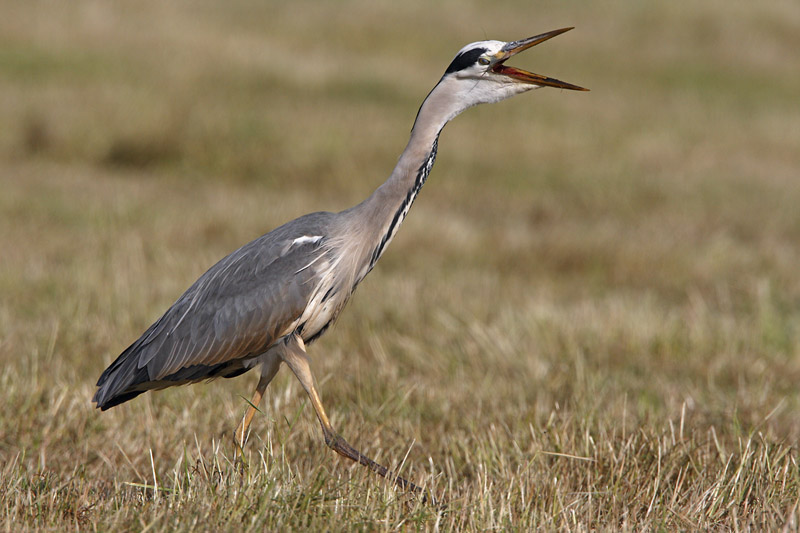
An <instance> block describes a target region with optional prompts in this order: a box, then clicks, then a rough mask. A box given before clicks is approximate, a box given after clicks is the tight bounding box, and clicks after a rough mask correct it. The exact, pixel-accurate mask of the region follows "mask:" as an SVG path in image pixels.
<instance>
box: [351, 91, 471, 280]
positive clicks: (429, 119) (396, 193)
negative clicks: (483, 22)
mask: <svg viewBox="0 0 800 533" xmlns="http://www.w3.org/2000/svg"><path fill="white" fill-rule="evenodd" d="M444 81H445V80H442V82H444ZM442 82H440V83H439V84H438V85H437V86H436V87H434V89H433V90H432V91H431V93H430V94H429V95H428V97H427V98H426V99H425V101H424V102H423V103H422V106H421V107H420V109H419V113H417V119H416V121H415V122H414V127H413V128H412V130H411V138H410V139H409V141H408V145H407V146H406V148H405V150H403V153H402V154H401V155H400V159H399V160H398V161H397V165H396V166H395V167H394V170H393V171H392V174H391V176H389V179H387V180H386V182H384V184H383V185H381V186H380V187H378V188H377V189H376V190H375V192H373V193H372V194H371V195H370V196H369V198H367V199H366V200H364V201H363V202H362V203H360V204H359V205H357V206H355V207H354V208H352V209H350V210H348V211H347V213H348V214H349V215H350V217H348V218H349V219H350V220H351V221H352V223H353V224H354V225H357V226H358V227H357V229H356V228H352V227H351V228H352V229H353V230H354V231H357V234H359V235H360V237H361V238H360V239H359V240H360V242H361V243H363V246H361V247H360V248H361V253H360V254H359V255H360V256H361V261H360V265H359V267H360V268H359V269H358V270H359V272H357V273H356V283H358V282H359V281H361V279H362V278H363V277H364V276H366V275H367V273H368V272H369V271H370V270H372V267H373V266H374V265H375V263H376V262H377V261H378V259H379V258H380V256H381V255H382V254H383V252H384V251H385V250H386V247H387V246H388V244H389V243H390V242H391V240H392V239H393V238H394V236H395V234H396V233H397V230H398V229H399V228H400V224H402V222H403V220H404V219H405V217H406V215H408V211H409V209H411V205H412V204H413V203H414V199H415V198H416V197H417V194H418V193H419V191H420V189H422V186H423V185H424V184H425V181H426V180H427V179H428V175H429V174H430V172H431V169H432V168H433V163H434V161H435V160H436V150H437V146H438V141H439V133H440V132H441V131H442V128H444V126H445V124H447V122H448V121H450V120H451V119H452V118H453V117H455V116H456V115H458V114H459V113H460V112H461V111H463V110H464V108H463V107H461V106H459V105H458V104H457V103H454V99H453V98H452V97H448V91H447V89H446V87H444V83H442Z"/></svg>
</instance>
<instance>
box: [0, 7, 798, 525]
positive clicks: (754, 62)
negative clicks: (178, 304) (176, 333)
mask: <svg viewBox="0 0 800 533" xmlns="http://www.w3.org/2000/svg"><path fill="white" fill-rule="evenodd" d="M3 11H4V16H3V17H2V20H0V79H1V81H0V124H3V127H2V128H0V176H2V178H0V185H2V191H0V220H2V224H0V250H2V253H1V254H0V255H1V256H2V259H0V361H2V367H0V390H1V391H2V392H1V393H0V395H1V396H0V398H2V403H0V405H1V407H0V502H1V503H0V523H1V524H2V526H3V528H4V529H5V530H12V529H13V530H19V529H45V530H70V529H79V530H84V529H87V530H92V529H95V530H100V531H108V530H120V529H121V530H141V529H148V528H149V529H150V530H176V531H187V530H196V529H199V530H231V531H242V530H248V531H262V530H264V529H265V528H268V529H272V530H274V529H278V528H283V529H285V528H287V527H291V528H293V529H309V530H321V529H333V530H340V529H359V530H361V529H365V530H396V529H397V528H399V527H407V528H413V529H418V528H419V529H426V530H428V529H430V530H435V529H447V530H452V529H457V530H486V529H518V530H528V529H543V530H552V529H563V530H576V531H584V530H590V529H591V530H594V529H598V530H625V529H629V530H648V529H668V530H674V529H684V530H687V529H688V530H691V529H748V528H750V529H755V530H759V529H772V530H776V529H781V528H784V529H785V530H796V529H797V527H798V525H797V524H798V518H797V512H798V501H800V496H799V494H798V492H799V489H800V471H799V470H798V464H797V459H798V437H800V418H799V417H798V414H797V413H798V412H799V411H798V410H799V409H800V392H799V391H798V386H797V383H798V380H800V269H798V268H797V265H798V264H800V246H799V245H798V243H800V210H799V209H798V208H797V206H798V205H800V180H798V176H800V150H798V146H800V106H798V104H797V98H798V94H800V70H799V69H798V68H797V62H796V56H797V52H796V51H797V50H798V49H800V32H798V31H797V29H798V27H800V5H798V3H797V2H794V1H792V0H776V1H774V2H770V3H768V4H763V3H762V4H756V3H744V2H734V3H731V2H723V1H722V0H712V1H710V2H704V3H694V4H691V5H689V4H684V3H676V2H668V1H666V0H656V1H652V2H646V3H642V4H635V5H634V4H632V3H630V2H604V3H597V4H596V5H584V4H576V3H570V2H544V3H542V2H539V3H536V4H535V5H533V4H530V3H529V2H519V1H516V2H511V1H508V2H478V1H476V2H467V3H464V2H452V1H446V2H442V3H436V4H434V5H431V4H430V3H426V2H421V1H417V0H411V1H409V2H403V3H402V4H398V3H373V2H366V1H364V0H353V1H348V2H341V3H335V4H325V5H319V4H318V3H312V2H308V1H300V2H292V3H283V4H279V5H274V4H272V3H269V4H267V3H264V4H261V3H253V2H245V1H240V0H234V1H230V2H211V1H208V0H202V1H200V2H188V1H183V0H181V1H177V2H157V1H155V0H143V1H140V2H123V3H112V4H109V3H106V2H99V1H88V0H81V1H77V2H62V3H51V2H42V1H38V0H36V1H32V2H26V3H16V4H14V5H13V6H7V7H6V8H5V9H4V10H3ZM565 26H576V29H575V30H573V31H572V32H569V33H566V34H564V35H562V36H559V37H557V38H555V39H553V40H552V41H549V42H547V43H546V44H543V45H541V46H539V47H537V48H535V49H533V50H530V51H528V52H526V53H525V54H521V55H520V56H518V57H517V58H515V59H514V61H513V64H515V65H518V66H520V67H523V68H528V69H530V70H532V71H534V72H538V73H541V74H547V75H550V76H553V77H556V78H559V79H563V80H565V81H568V82H572V83H576V84H578V85H582V86H585V87H589V88H590V89H591V90H592V91H591V92H589V93H574V92H570V91H559V90H553V89H543V90H540V91H535V92H533V93H530V94H525V95H522V96H518V97H515V98H513V99H511V100H509V101H506V102H503V103H501V104H497V105H492V106H482V107H479V108H475V109H471V110H469V111H467V112H466V113H465V114H464V115H463V116H460V117H458V119H456V120H455V121H454V122H453V123H452V124H451V125H450V126H448V128H447V129H446V130H445V131H444V133H443V135H442V137H441V139H440V144H439V158H438V161H437V164H436V166H435V167H434V169H433V172H432V174H431V177H430V179H429V181H428V184H427V185H426V186H425V189H424V190H423V191H422V192H421V194H420V196H419V197H418V199H417V201H416V203H415V205H414V208H413V209H412V211H411V213H410V215H409V217H408V219H407V221H406V223H405V224H404V225H403V227H402V228H401V230H400V232H399V234H398V237H397V238H396V239H395V241H394V242H393V243H392V245H391V246H390V248H389V249H388V251H387V253H386V254H385V255H384V257H383V258H382V259H381V261H380V263H379V264H378V266H377V267H376V269H375V270H374V271H373V273H372V274H370V276H369V277H368V278H367V279H366V280H365V282H364V283H363V284H362V286H360V287H359V290H358V291H357V293H356V294H355V296H354V298H353V300H352V301H351V303H350V305H349V307H348V308H347V309H346V310H345V312H344V313H343V315H342V317H341V319H340V320H339V322H338V323H337V324H336V326H335V327H334V328H332V330H331V331H330V332H329V333H328V334H326V336H325V337H323V338H322V339H321V340H320V341H318V342H317V343H315V344H314V345H312V346H311V347H310V353H311V356H312V358H313V365H314V370H315V372H316V375H317V378H318V380H319V382H320V388H321V393H322V397H323V401H324V403H325V405H326V407H327V410H328V412H329V414H330V415H331V418H332V422H333V424H334V426H335V427H336V428H337V429H338V430H339V432H340V433H341V434H342V435H344V436H345V437H346V438H347V439H348V440H349V441H350V442H351V443H352V444H354V445H356V446H357V447H360V448H362V450H363V451H364V452H365V453H367V454H369V455H372V456H373V457H374V458H375V459H377V460H378V461H380V462H383V463H385V464H388V465H390V466H391V467H392V468H396V469H398V470H399V471H400V472H401V473H402V474H403V475H404V476H406V477H407V478H409V479H411V480H412V481H414V482H415V483H418V484H421V485H424V486H426V487H428V488H429V489H430V490H431V491H432V492H433V493H434V494H435V495H436V496H437V498H438V499H439V500H440V501H441V502H444V505H441V506H433V505H428V504H424V503H422V502H421V501H420V499H419V498H416V497H413V496H410V495H407V494H404V493H403V492H401V491H398V490H396V489H395V488H394V487H393V486H392V485H391V484H389V483H387V482H385V481H384V480H382V479H381V478H378V477H376V476H375V475H373V474H371V473H369V472H368V471H366V469H364V468H362V467H359V466H356V465H353V464H351V463H349V462H347V461H345V460H344V459H340V458H338V457H337V456H335V454H333V452H331V451H330V450H328V449H327V448H326V447H325V446H324V444H323V441H322V435H321V431H320V430H319V427H318V426H317V423H316V421H315V419H314V415H313V411H312V409H311V408H310V405H309V404H308V402H307V401H306V398H305V395H304V393H303V391H302V390H301V388H300V386H299V384H298V383H297V382H296V380H295V379H294V378H293V377H292V376H291V375H290V372H288V371H287V370H286V369H285V368H284V369H282V370H281V372H280V374H279V376H278V378H277V379H276V380H275V382H273V384H272V385H271V386H270V387H269V389H268V391H267V395H266V398H265V401H264V402H263V404H262V412H261V413H259V414H258V415H257V416H256V418H255V419H254V423H253V426H252V432H251V435H250V441H249V443H248V444H247V447H246V450H245V464H244V466H243V467H242V468H237V466H236V465H235V464H234V462H233V451H234V450H233V446H232V444H231V435H232V432H233V430H234V428H235V426H236V423H237V422H238V420H239V417H241V415H242V413H243V412H244V410H245V408H246V406H247V402H246V400H245V399H244V398H247V397H249V396H250V394H251V393H252V391H253V389H254V387H255V383H256V380H257V376H255V375H250V374H247V375H245V376H242V377H239V378H236V379H233V380H223V381H216V382H213V383H210V384H203V385H195V386H192V387H183V388H176V389H171V390H167V391H162V392H157V393H152V394H146V395H143V396H141V397H139V398H137V399H136V400H135V401H132V402H130V403H128V404H125V405H122V406H120V407H117V408H114V409H112V410H110V411H107V412H104V413H101V412H99V411H97V410H95V409H94V408H93V405H92V404H91V402H90V400H91V397H92V394H93V392H94V383H95V381H96V379H97V377H98V376H99V375H100V373H101V371H102V370H103V369H104V368H105V367H106V366H107V365H108V364H109V363H110V362H111V361H112V360H113V359H114V357H116V356H117V355H118V354H119V352H121V351H122V350H123V349H124V348H125V347H126V346H127V345H128V344H129V343H131V342H132V341H133V340H135V339H136V338H137V337H138V335H139V334H140V333H141V332H142V331H143V330H144V329H145V328H146V327H147V326H148V325H149V324H150V323H151V322H152V321H153V320H155V319H156V318H158V316H160V314H161V313H162V312H163V311H164V310H165V309H166V308H167V307H168V306H169V305H170V304H171V303H172V302H173V301H174V300H175V299H176V298H177V297H178V296H179V295H180V294H181V292H182V291H183V290H184V289H185V288H187V287H188V286H189V285H190V284H191V282H193V281H194V280H195V279H196V277H197V276H199V275H200V274H201V273H202V272H203V271H204V270H205V269H206V268H208V267H209V266H210V265H212V264H213V263H214V262H215V261H216V260H218V259H219V258H221V257H222V256H224V255H225V254H226V253H228V252H230V251H232V250H233V249H235V248H236V247H238V246H240V245H241V244H243V243H245V242H247V241H248V240H250V239H252V238H255V237H257V236H258V235H260V234H262V233H264V232H266V231H268V230H269V229H271V228H273V227H275V226H277V225H279V224H281V223H283V222H285V221H286V220H289V219H291V218H293V217H296V216H299V215H302V214H304V213H307V212H310V211H315V210H340V209H344V208H347V207H349V206H351V205H354V204H355V203H357V202H359V201H361V200H362V199H363V198H364V197H365V196H366V195H367V194H369V193H370V192H371V191H372V190H373V189H374V188H375V187H377V186H378V185H379V184H380V183H381V182H382V181H383V179H385V177H387V176H388V174H389V172H390V170H391V168H392V166H393V164H394V162H395V161H396V158H397V155H398V154H399V153H400V152H401V151H402V149H403V146H404V144H405V141H406V140H407V136H408V132H409V130H410V128H411V124H412V122H413V118H414V115H415V113H416V110H417V107H418V105H419V103H420V102H421V101H422V99H423V98H424V97H425V95H426V94H427V92H428V91H429V90H430V88H431V87H432V86H433V84H435V83H436V81H437V80H438V78H439V76H440V75H441V73H442V72H443V70H444V68H445V67H446V66H447V64H448V63H449V62H450V60H451V59H452V56H453V55H454V54H455V52H456V51H458V50H459V49H460V48H461V47H462V46H464V45H465V44H466V43H468V42H471V41H475V40H482V39H485V38H493V39H503V40H514V39H519V38H523V37H527V36H529V35H534V34H537V33H541V32H544V31H547V30H551V29H555V28H559V27H565Z"/></svg>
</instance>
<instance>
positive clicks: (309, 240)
mask: <svg viewBox="0 0 800 533" xmlns="http://www.w3.org/2000/svg"><path fill="white" fill-rule="evenodd" d="M321 240H322V235H313V236H312V235H303V236H302V237H298V238H296V239H295V240H293V241H292V246H300V245H301V244H316V243H318V242H319V241H321Z"/></svg>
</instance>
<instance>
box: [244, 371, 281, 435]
mask: <svg viewBox="0 0 800 533" xmlns="http://www.w3.org/2000/svg"><path fill="white" fill-rule="evenodd" d="M280 365H281V360H280V359H279V358H278V357H275V358H274V359H271V360H269V361H267V362H265V363H264V364H263V366H262V367H261V377H260V378H259V380H258V385H256V392H255V393H253V401H251V402H250V406H249V407H248V408H247V411H246V412H245V414H244V416H243V417H242V421H241V422H239V426H238V427H237V428H236V432H235V433H234V434H233V442H234V444H236V448H237V450H242V448H244V443H245V442H246V441H247V428H249V427H250V422H252V421H253V416H254V415H255V414H256V411H257V410H258V404H260V403H261V398H262V397H263V396H264V391H266V390H267V385H269V382H270V381H272V378H274V377H275V374H277V373H278V368H279V367H280Z"/></svg>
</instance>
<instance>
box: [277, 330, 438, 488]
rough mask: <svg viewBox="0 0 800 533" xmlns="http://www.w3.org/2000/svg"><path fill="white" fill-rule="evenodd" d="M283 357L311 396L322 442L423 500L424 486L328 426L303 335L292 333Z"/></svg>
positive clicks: (328, 421) (328, 422) (329, 424)
mask: <svg viewBox="0 0 800 533" xmlns="http://www.w3.org/2000/svg"><path fill="white" fill-rule="evenodd" d="M283 360H284V362H285V363H286V364H287V365H288V366H289V368H291V369H292V372H294V375H295V376H297V379H298V380H300V384H301V385H303V388H304V389H305V390H306V393H307V394H308V397H309V399H310V400H311V405H312V406H313V407H314V411H315V412H316V413H317V418H318V419H319V423H320V425H321V426H322V434H323V435H324V437H325V444H327V445H328V447H330V448H331V449H332V450H333V451H335V452H336V453H338V454H339V455H341V456H343V457H347V458H348V459H350V460H352V461H355V462H357V463H360V464H362V465H364V466H366V467H367V468H369V469H370V470H372V471H373V472H375V473H376V474H379V475H381V476H383V477H386V478H390V479H393V480H394V482H395V483H397V485H398V486H400V487H401V488H403V489H405V490H410V491H412V492H417V493H421V494H423V501H426V500H427V495H426V491H425V490H424V489H422V488H421V487H419V486H417V485H415V484H414V483H412V482H410V481H408V480H406V479H403V478H402V477H400V476H398V475H395V474H394V473H392V472H391V471H389V469H387V468H386V467H385V466H382V465H379V464H378V463H376V462H375V461H373V460H372V459H370V458H369V457H367V456H366V455H364V454H362V453H361V452H359V451H358V450H356V449H355V448H353V447H352V446H350V444H348V443H347V441H346V440H344V439H343V438H342V437H340V436H339V435H338V434H337V433H336V431H335V430H334V429H333V426H331V423H330V420H328V415H327V414H325V409H324V408H323V407H322V400H320V397H319V394H318V393H317V387H316V385H315V383H314V376H313V375H312V374H311V366H310V365H309V361H308V355H307V354H306V350H305V345H304V344H303V339H301V338H300V337H298V336H297V335H294V336H293V337H292V338H290V339H289V340H288V342H287V343H286V349H285V350H284V351H283Z"/></svg>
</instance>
